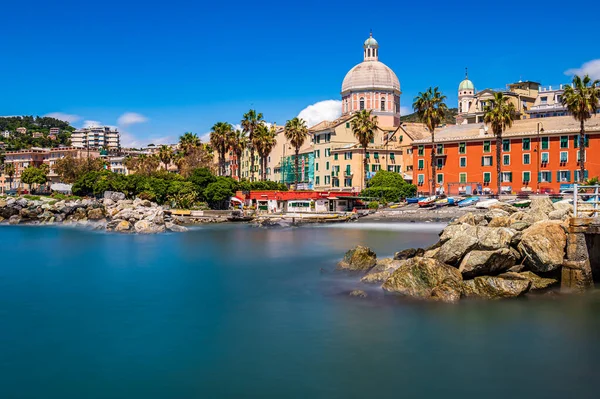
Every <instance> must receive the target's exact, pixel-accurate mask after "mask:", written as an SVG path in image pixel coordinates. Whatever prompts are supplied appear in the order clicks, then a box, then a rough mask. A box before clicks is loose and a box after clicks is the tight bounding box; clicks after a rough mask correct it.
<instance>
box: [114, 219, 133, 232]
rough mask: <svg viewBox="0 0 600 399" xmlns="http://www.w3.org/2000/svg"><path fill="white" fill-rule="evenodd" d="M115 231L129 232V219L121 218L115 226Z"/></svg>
mask: <svg viewBox="0 0 600 399" xmlns="http://www.w3.org/2000/svg"><path fill="white" fill-rule="evenodd" d="M115 231H117V232H119V233H129V232H131V223H129V222H128V221H127V220H121V221H120V222H119V223H117V225H116V226H115Z"/></svg>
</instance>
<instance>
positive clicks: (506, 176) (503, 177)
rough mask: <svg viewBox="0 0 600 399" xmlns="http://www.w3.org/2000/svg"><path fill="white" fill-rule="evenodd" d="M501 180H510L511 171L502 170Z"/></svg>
mask: <svg viewBox="0 0 600 399" xmlns="http://www.w3.org/2000/svg"><path fill="white" fill-rule="evenodd" d="M501 180H502V181H503V182H507V183H510V182H512V172H502V175H501Z"/></svg>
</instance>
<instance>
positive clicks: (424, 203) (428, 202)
mask: <svg viewBox="0 0 600 399" xmlns="http://www.w3.org/2000/svg"><path fill="white" fill-rule="evenodd" d="M435 200H437V196H435V195H433V196H431V197H427V198H421V199H419V202H418V204H419V206H420V207H421V208H424V207H428V206H433V204H434V202H435Z"/></svg>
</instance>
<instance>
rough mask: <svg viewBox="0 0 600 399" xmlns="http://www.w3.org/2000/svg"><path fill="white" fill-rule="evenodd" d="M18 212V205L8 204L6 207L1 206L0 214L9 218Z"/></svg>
mask: <svg viewBox="0 0 600 399" xmlns="http://www.w3.org/2000/svg"><path fill="white" fill-rule="evenodd" d="M18 214H19V209H18V208H17V207H14V206H11V205H7V206H5V207H4V208H0V216H2V217H3V218H4V219H8V218H10V217H11V216H13V215H18Z"/></svg>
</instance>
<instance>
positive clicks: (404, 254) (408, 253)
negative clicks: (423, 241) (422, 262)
mask: <svg viewBox="0 0 600 399" xmlns="http://www.w3.org/2000/svg"><path fill="white" fill-rule="evenodd" d="M424 252H425V251H424V250H423V249H422V248H407V249H403V250H402V251H400V252H396V253H395V254H394V259H395V260H406V259H410V258H414V257H415V256H423V253H424Z"/></svg>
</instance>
